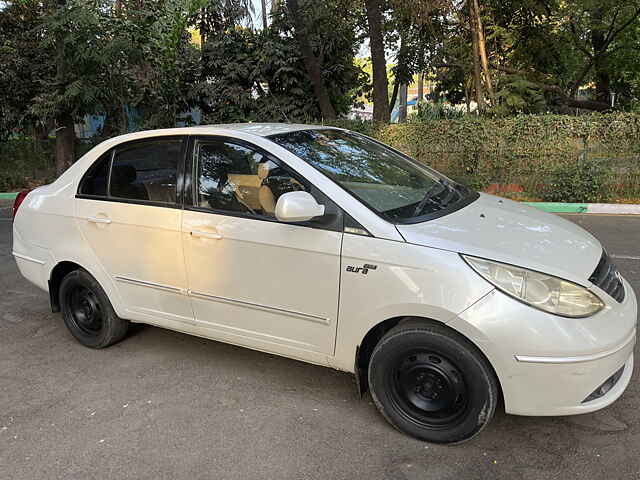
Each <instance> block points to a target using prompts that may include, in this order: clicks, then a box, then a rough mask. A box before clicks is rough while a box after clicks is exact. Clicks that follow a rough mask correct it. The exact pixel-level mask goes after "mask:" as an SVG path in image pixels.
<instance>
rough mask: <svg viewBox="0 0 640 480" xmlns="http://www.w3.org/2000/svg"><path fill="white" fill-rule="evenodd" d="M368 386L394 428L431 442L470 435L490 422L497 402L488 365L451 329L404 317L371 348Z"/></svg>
mask: <svg viewBox="0 0 640 480" xmlns="http://www.w3.org/2000/svg"><path fill="white" fill-rule="evenodd" d="M369 388H370V391H371V396H372V397H373V401H374V402H375V404H376V406H377V407H378V410H380V412H381V413H382V415H383V416H384V417H385V418H386V419H387V420H388V421H389V423H391V424H392V425H393V426H394V427H395V428H397V429H398V430H400V431H401V432H403V433H406V434H408V435H411V436H412V437H416V438H418V439H420V440H425V441H427V442H433V443H460V442H463V441H465V440H469V439H471V438H472V437H474V436H475V435H477V434H478V433H480V431H481V430H482V429H483V428H484V427H485V426H486V425H487V424H488V423H489V421H490V420H491V418H492V417H493V414H494V412H495V409H496V404H497V402H498V392H499V390H498V382H497V380H496V377H495V374H494V372H493V369H492V368H491V366H490V365H489V363H488V362H487V360H486V359H485V358H484V356H483V355H482V354H481V353H480V352H479V351H478V350H477V348H476V347H475V346H474V345H472V344H471V343H470V342H469V341H467V340H466V339H465V338H464V337H462V336H461V335H458V334H457V333H455V332H453V331H452V330H450V329H448V328H446V327H443V326H440V325H433V324H429V323H426V322H416V321H409V322H407V323H404V324H403V323H401V324H400V325H398V326H396V327H394V328H393V329H391V330H390V331H389V332H387V334H386V335H385V336H384V337H382V339H381V340H380V341H379V342H378V344H377V345H376V347H375V348H374V350H373V352H372V354H371V359H370V362H369Z"/></svg>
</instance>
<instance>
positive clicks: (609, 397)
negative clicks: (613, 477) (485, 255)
mask: <svg viewBox="0 0 640 480" xmlns="http://www.w3.org/2000/svg"><path fill="white" fill-rule="evenodd" d="M623 281H624V280H623ZM624 286H625V290H626V293H627V295H626V297H625V300H624V301H623V302H622V303H617V302H616V301H615V300H613V299H611V298H610V297H608V296H606V294H604V292H600V291H597V293H598V294H599V296H600V297H601V298H603V300H605V302H606V303H607V305H606V307H605V309H603V310H602V311H601V312H599V313H597V314H596V315H594V316H592V317H589V318H583V319H571V318H563V317H558V316H555V315H551V314H548V313H545V312H541V311H538V310H535V309H533V308H531V307H528V306H526V305H523V304H522V303H520V302H518V301H516V300H514V299H512V298H511V297H509V296H507V295H505V294H503V293H501V292H499V291H493V292H492V293H490V294H489V295H487V296H485V297H484V298H483V299H481V300H480V301H478V302H477V303H476V304H474V305H473V306H472V307H470V308H469V309H467V310H466V311H464V312H463V313H462V314H461V315H460V316H459V318H457V319H455V320H453V321H452V322H451V323H449V325H450V326H451V327H453V328H455V329H457V330H459V331H460V332H461V333H463V334H464V335H466V336H467V337H469V338H470V339H471V340H472V341H474V342H475V344H476V345H477V346H478V347H479V348H480V349H481V350H482V351H483V352H484V353H485V355H486V356H487V358H488V359H489V361H490V362H491V364H492V365H493V367H494V369H495V371H496V374H497V376H498V379H499V381H500V385H501V387H502V392H503V395H504V401H505V409H506V412H507V413H512V414H517V415H540V416H545V415H573V414H579V413H588V412H592V411H595V410H599V409H601V408H603V407H606V406H607V405H609V404H611V403H612V402H614V401H615V400H616V399H617V398H619V397H620V395H622V393H623V392H624V390H625V389H626V387H627V385H628V384H629V381H630V380H631V375H632V372H633V349H634V346H635V341H636V323H637V315H638V312H637V302H636V297H635V294H634V292H633V289H632V288H631V286H630V285H629V283H628V282H626V281H624ZM594 291H595V288H594ZM623 366H624V370H623V371H622V374H621V375H620V376H619V378H617V381H616V382H615V384H614V385H613V386H612V387H611V388H610V389H609V390H608V391H607V392H606V393H605V394H604V395H601V396H599V397H598V398H595V399H593V400H590V401H585V399H587V397H589V395H590V394H592V393H593V392H594V390H596V389H598V387H599V386H601V385H602V384H603V383H604V382H606V380H607V379H609V378H610V377H611V376H612V375H614V374H615V373H616V372H617V371H618V370H619V369H620V368H621V367H623Z"/></svg>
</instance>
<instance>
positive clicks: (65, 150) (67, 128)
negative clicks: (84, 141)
mask: <svg viewBox="0 0 640 480" xmlns="http://www.w3.org/2000/svg"><path fill="white" fill-rule="evenodd" d="M56 123H57V125H56V173H57V174H58V175H60V174H61V173H62V172H64V171H65V170H66V169H67V168H69V167H70V166H71V164H72V163H73V161H74V159H75V139H76V134H75V131H74V127H73V117H72V116H71V115H69V114H63V115H60V116H58V117H57V118H56Z"/></svg>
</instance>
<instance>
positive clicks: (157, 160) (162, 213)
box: [76, 137, 193, 328]
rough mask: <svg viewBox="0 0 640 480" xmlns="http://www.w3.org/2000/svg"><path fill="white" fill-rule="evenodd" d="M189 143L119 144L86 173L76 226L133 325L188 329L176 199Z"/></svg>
mask: <svg viewBox="0 0 640 480" xmlns="http://www.w3.org/2000/svg"><path fill="white" fill-rule="evenodd" d="M185 152H186V137H154V138H151V139H145V140H141V141H134V142H127V143H124V144H120V145H118V146H116V147H114V148H113V149H111V150H109V151H108V152H107V153H105V154H104V155H103V156H102V157H101V158H100V159H98V160H97V161H96V163H95V164H94V165H93V167H92V168H91V169H90V170H89V171H88V172H87V174H86V175H85V177H84V178H83V180H82V181H81V184H80V186H79V190H78V195H77V196H76V198H77V200H76V205H77V207H76V214H77V217H78V224H79V227H80V229H81V231H82V233H83V234H84V236H85V238H86V240H87V242H88V243H89V244H90V246H91V248H92V249H93V251H94V252H95V254H96V256H97V258H98V260H99V262H100V263H101V264H102V266H103V268H104V269H105V270H106V272H107V273H108V274H109V276H110V278H111V279H112V280H113V281H114V282H115V286H116V288H117V290H118V292H119V294H120V296H121V298H122V300H123V302H124V303H125V306H126V309H127V311H128V316H129V318H130V319H133V320H141V321H149V322H152V323H164V324H166V325H167V326H170V327H174V328H180V326H181V325H182V324H192V323H193V313H192V310H191V305H190V303H189V300H188V298H187V296H186V295H185V294H186V287H187V285H186V275H185V268H184V256H183V250H182V244H181V238H180V225H181V218H182V210H181V207H180V205H181V202H180V200H181V199H180V198H179V196H178V192H179V191H180V188H179V183H180V182H181V179H182V171H183V165H184V157H185Z"/></svg>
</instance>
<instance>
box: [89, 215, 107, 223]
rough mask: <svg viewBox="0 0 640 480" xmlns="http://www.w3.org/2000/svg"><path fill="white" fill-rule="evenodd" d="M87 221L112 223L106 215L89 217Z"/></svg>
mask: <svg viewBox="0 0 640 480" xmlns="http://www.w3.org/2000/svg"><path fill="white" fill-rule="evenodd" d="M87 222H91V223H106V224H109V223H111V220H110V219H109V218H104V217H88V218H87Z"/></svg>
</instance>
